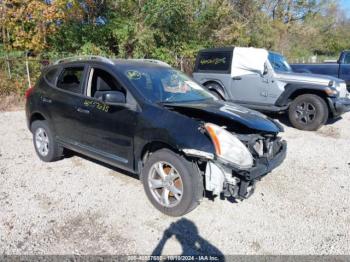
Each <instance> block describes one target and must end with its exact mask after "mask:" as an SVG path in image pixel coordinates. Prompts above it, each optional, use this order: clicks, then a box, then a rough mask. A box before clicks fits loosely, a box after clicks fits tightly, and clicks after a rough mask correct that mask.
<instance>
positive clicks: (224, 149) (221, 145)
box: [205, 123, 253, 168]
mask: <svg viewBox="0 0 350 262" xmlns="http://www.w3.org/2000/svg"><path fill="white" fill-rule="evenodd" d="M205 128H206V130H207V131H208V133H209V135H210V138H211V140H212V141H213V144H214V147H215V151H216V155H217V156H218V157H219V158H221V159H223V160H225V161H227V162H230V163H232V164H234V165H235V166H238V167H239V168H250V167H252V166H253V156H252V154H251V153H250V152H249V150H248V148H247V147H246V146H245V145H244V144H243V143H242V142H241V141H240V140H239V139H238V138H237V137H235V136H234V135H232V134H231V133H230V132H228V131H226V130H225V129H224V128H222V127H220V126H217V125H215V124H211V123H207V124H205Z"/></svg>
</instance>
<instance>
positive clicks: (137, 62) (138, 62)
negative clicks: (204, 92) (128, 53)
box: [53, 56, 171, 67]
mask: <svg viewBox="0 0 350 262" xmlns="http://www.w3.org/2000/svg"><path fill="white" fill-rule="evenodd" d="M88 62H100V63H104V64H109V65H126V66H145V67H171V66H170V65H169V64H167V63H165V62H163V61H159V60H155V59H110V58H107V57H102V56H78V57H68V58H64V59H60V60H57V61H56V62H54V64H53V65H61V64H69V63H88Z"/></svg>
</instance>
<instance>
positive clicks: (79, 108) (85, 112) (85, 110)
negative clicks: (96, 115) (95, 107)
mask: <svg viewBox="0 0 350 262" xmlns="http://www.w3.org/2000/svg"><path fill="white" fill-rule="evenodd" d="M77 111H78V112H79V113H83V114H90V111H89V110H87V109H83V108H81V107H78V108H77Z"/></svg>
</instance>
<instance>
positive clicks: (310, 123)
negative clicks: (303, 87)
mask: <svg viewBox="0 0 350 262" xmlns="http://www.w3.org/2000/svg"><path fill="white" fill-rule="evenodd" d="M288 116H289V121H290V122H291V123H292V125H293V126H294V127H296V128H298V129H301V130H307V131H315V130H317V129H319V128H320V127H321V126H322V125H324V124H325V123H326V121H327V119H328V107H327V104H326V102H325V101H324V100H323V99H322V98H321V97H319V96H317V95H312V94H306V95H300V96H298V97H297V98H295V99H294V101H293V102H292V104H291V105H290V107H289V112H288Z"/></svg>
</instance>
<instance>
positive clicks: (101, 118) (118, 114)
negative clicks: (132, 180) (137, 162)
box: [83, 65, 138, 171]
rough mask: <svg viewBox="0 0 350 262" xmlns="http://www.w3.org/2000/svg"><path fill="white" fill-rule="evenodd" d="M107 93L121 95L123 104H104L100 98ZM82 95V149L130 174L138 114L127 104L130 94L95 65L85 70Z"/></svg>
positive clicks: (112, 76) (111, 74)
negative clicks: (84, 116) (84, 115)
mask: <svg viewBox="0 0 350 262" xmlns="http://www.w3.org/2000/svg"><path fill="white" fill-rule="evenodd" d="M110 91H119V92H122V93H123V94H124V95H125V98H126V101H125V102H124V103H105V102H104V101H103V95H104V94H106V93H108V92H110ZM85 95H86V96H85V101H84V110H87V111H89V120H88V121H87V122H86V123H84V126H85V132H84V134H83V136H84V137H83V139H84V145H85V147H86V149H88V150H89V151H90V152H93V153H94V156H95V157H96V156H97V157H102V158H103V160H104V161H107V162H109V163H110V164H112V165H115V166H120V167H122V168H125V169H128V170H130V171H131V170H133V165H134V162H133V159H134V157H133V156H134V155H133V138H134V131H135V127H136V123H137V116H138V112H137V110H136V107H133V106H131V105H130V103H129V99H130V94H129V93H128V92H127V90H125V89H124V88H123V87H122V86H121V85H120V83H119V82H118V80H117V79H116V78H115V77H114V74H113V72H111V71H109V70H108V69H107V68H104V67H103V66H100V65H98V66H93V67H91V68H90V69H89V78H88V83H87V88H86V93H85ZM135 103H136V102H135Z"/></svg>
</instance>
